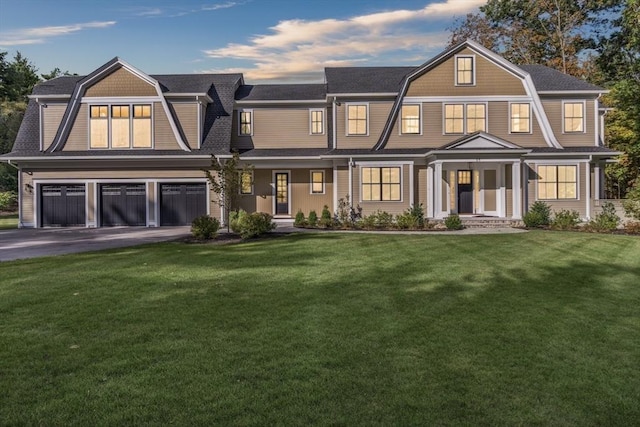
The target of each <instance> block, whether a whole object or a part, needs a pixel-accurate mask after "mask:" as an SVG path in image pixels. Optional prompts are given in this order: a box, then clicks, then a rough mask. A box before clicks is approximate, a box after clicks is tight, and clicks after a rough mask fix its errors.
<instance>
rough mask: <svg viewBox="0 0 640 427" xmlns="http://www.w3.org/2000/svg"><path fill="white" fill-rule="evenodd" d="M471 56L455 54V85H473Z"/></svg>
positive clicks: (473, 59) (472, 60) (473, 75)
mask: <svg viewBox="0 0 640 427" xmlns="http://www.w3.org/2000/svg"><path fill="white" fill-rule="evenodd" d="M474 63H475V58H474V57H473V56H456V85H459V86H473V85H474V84H475V79H474V77H475V72H474V69H473V67H474V65H475V64H474Z"/></svg>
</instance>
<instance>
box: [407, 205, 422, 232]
mask: <svg viewBox="0 0 640 427" xmlns="http://www.w3.org/2000/svg"><path fill="white" fill-rule="evenodd" d="M409 212H411V215H413V216H414V217H415V218H416V221H417V222H418V227H419V228H422V227H424V208H423V207H422V203H419V204H417V205H412V206H411V207H410V208H409Z"/></svg>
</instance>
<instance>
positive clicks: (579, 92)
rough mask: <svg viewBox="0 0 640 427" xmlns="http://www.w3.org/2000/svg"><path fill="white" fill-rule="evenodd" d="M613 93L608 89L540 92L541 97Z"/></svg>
mask: <svg viewBox="0 0 640 427" xmlns="http://www.w3.org/2000/svg"><path fill="white" fill-rule="evenodd" d="M609 92H611V91H610V90H608V89H602V90H595V89H594V90H539V91H538V94H539V95H571V94H576V95H601V94H603V93H609Z"/></svg>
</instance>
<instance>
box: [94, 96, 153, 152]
mask: <svg viewBox="0 0 640 427" xmlns="http://www.w3.org/2000/svg"><path fill="white" fill-rule="evenodd" d="M132 113H133V114H132ZM132 116H133V117H132ZM89 128H90V133H89V135H90V136H89V138H90V140H89V147H90V148H93V149H105V148H106V149H108V148H112V149H128V148H151V146H152V143H151V105H150V104H136V105H132V104H124V105H91V106H90V107H89Z"/></svg>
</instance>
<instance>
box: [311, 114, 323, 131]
mask: <svg viewBox="0 0 640 427" xmlns="http://www.w3.org/2000/svg"><path fill="white" fill-rule="evenodd" d="M309 123H310V130H309V133H310V134H311V135H322V134H324V110H322V109H312V110H309Z"/></svg>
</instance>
